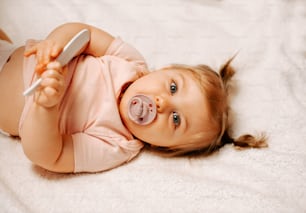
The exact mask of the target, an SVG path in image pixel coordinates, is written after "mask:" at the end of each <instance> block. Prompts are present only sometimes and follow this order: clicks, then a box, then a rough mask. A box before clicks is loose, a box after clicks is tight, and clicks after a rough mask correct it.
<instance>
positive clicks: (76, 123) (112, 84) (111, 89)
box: [19, 38, 147, 172]
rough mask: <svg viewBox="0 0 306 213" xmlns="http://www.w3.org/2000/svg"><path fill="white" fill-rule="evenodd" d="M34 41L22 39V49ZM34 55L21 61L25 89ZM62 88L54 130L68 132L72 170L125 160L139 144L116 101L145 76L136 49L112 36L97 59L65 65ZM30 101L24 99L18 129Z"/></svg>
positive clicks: (85, 58) (107, 166)
mask: <svg viewBox="0 0 306 213" xmlns="http://www.w3.org/2000/svg"><path fill="white" fill-rule="evenodd" d="M35 42H37V41H34V40H29V41H28V42H27V45H26V48H29V47H30V46H32V45H33V44H34V43H35ZM35 64H36V59H35V56H34V55H33V56H31V57H29V58H25V60H24V71H23V73H24V84H25V88H28V87H29V85H30V84H31V83H32V82H33V81H34V80H35V79H34V67H35ZM67 66H68V76H67V77H66V85H67V88H66V92H65V94H64V97H63V99H62V102H61V104H60V122H59V128H60V132H61V133H62V134H69V135H72V138H73V145H74V159H75V170H74V171H75V172H82V171H86V172H96V171H103V170H108V169H111V168H114V167H116V166H119V165H121V164H123V163H125V162H128V161H130V160H131V159H132V158H133V157H135V156H136V155H137V154H138V153H139V151H140V149H141V148H142V147H143V144H142V142H140V141H139V140H136V139H134V138H133V136H132V134H131V133H130V132H129V131H128V130H127V129H126V127H125V126H124V125H123V123H122V121H121V119H120V114H119V109H118V99H119V96H120V93H121V90H122V87H123V86H124V85H125V84H126V83H128V82H133V81H135V80H136V79H138V78H140V77H141V76H143V75H144V74H147V66H146V63H145V61H144V58H143V57H142V56H141V55H140V54H139V52H138V51H137V50H136V49H134V48H133V47H131V46H130V45H128V44H127V43H125V42H123V41H122V40H121V39H120V38H116V39H115V40H114V41H113V42H112V43H111V45H110V46H109V48H108V50H107V52H106V53H105V55H104V56H101V57H92V56H85V55H81V56H78V57H76V58H74V59H73V60H72V61H71V62H70V63H69V64H68V65H67ZM32 103H33V97H32V96H31V97H27V98H26V102H25V107H24V110H23V113H22V116H21V119H20V123H19V128H20V129H21V128H22V124H23V121H24V119H25V116H26V114H27V113H28V110H29V107H30V106H31V104H32Z"/></svg>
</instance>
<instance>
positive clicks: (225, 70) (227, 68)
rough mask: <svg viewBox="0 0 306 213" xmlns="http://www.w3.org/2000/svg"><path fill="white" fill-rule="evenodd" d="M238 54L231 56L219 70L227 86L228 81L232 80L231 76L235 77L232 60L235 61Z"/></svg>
mask: <svg viewBox="0 0 306 213" xmlns="http://www.w3.org/2000/svg"><path fill="white" fill-rule="evenodd" d="M235 56H236V55H234V56H233V57H232V58H230V59H229V60H228V61H227V62H226V63H225V64H224V65H223V66H222V67H221V68H220V71H219V74H220V76H221V78H222V81H223V83H224V85H225V86H226V85H227V83H228V82H229V80H231V78H232V77H233V75H234V74H235V70H234V69H233V67H232V66H231V62H232V61H233V59H234V58H235Z"/></svg>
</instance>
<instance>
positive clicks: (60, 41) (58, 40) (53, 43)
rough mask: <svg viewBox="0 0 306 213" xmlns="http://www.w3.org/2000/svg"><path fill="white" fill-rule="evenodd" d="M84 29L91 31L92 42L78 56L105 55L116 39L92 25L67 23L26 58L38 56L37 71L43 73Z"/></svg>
mask: <svg viewBox="0 0 306 213" xmlns="http://www.w3.org/2000/svg"><path fill="white" fill-rule="evenodd" d="M83 29H88V30H89V32H90V40H89V43H88V44H87V45H86V46H85V47H84V48H83V49H81V50H80V51H79V52H78V54H77V55H79V54H81V53H84V54H88V55H93V56H102V55H104V54H105V52H106V50H107V48H108V46H109V45H110V44H111V42H112V41H113V39H114V37H113V36H112V35H110V34H109V33H107V32H105V31H103V30H101V29H99V28H96V27H94V26H91V25H87V24H83V23H67V24H63V25H61V26H59V27H57V28H56V29H55V30H53V31H52V32H51V33H50V34H49V35H48V37H47V38H46V39H45V40H44V41H42V43H43V44H40V43H38V44H37V45H34V46H33V47H32V48H30V49H29V50H27V51H26V52H25V56H30V55H32V54H36V57H37V61H38V63H37V67H36V71H37V72H39V73H42V72H43V71H44V69H45V67H46V65H47V64H48V63H49V62H50V61H52V60H54V59H55V58H56V57H57V56H58V55H59V54H60V52H61V51H62V49H63V48H64V46H65V45H66V44H67V43H68V41H69V40H70V39H71V38H72V37H73V36H75V35H76V34H77V33H78V32H80V31H81V30H83ZM48 47H49V48H48ZM51 47H52V48H51Z"/></svg>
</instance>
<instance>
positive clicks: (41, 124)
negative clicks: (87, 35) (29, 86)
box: [20, 62, 74, 172]
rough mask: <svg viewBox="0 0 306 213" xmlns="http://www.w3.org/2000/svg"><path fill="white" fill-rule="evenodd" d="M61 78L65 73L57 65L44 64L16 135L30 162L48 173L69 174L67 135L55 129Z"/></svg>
mask: <svg viewBox="0 0 306 213" xmlns="http://www.w3.org/2000/svg"><path fill="white" fill-rule="evenodd" d="M64 75H65V71H64V69H62V67H61V65H60V64H59V63H57V62H53V63H49V64H48V66H47V70H46V71H45V72H44V73H43V74H42V76H41V77H42V82H41V85H40V87H39V88H38V89H37V91H36V92H35V95H34V103H33V104H32V106H31V107H30V110H29V113H28V114H27V117H26V118H25V120H24V123H23V126H22V129H21V132H20V136H21V141H22V146H23V150H24V152H25V154H26V155H27V157H28V158H29V159H30V160H31V161H32V162H33V163H35V164H37V165H39V166H41V167H43V168H45V169H48V170H50V171H56V172H73V170H74V154H73V144H72V139H71V136H66V135H65V136H63V135H61V133H60V131H59V128H58V123H59V111H58V107H59V103H60V101H61V98H62V95H63V93H64V87H65V85H64Z"/></svg>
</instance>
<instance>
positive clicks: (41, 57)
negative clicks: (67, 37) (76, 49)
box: [24, 39, 63, 74]
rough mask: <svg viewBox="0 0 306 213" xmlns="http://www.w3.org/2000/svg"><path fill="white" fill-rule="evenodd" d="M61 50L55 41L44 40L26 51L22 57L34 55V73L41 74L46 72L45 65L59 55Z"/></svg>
mask: <svg viewBox="0 0 306 213" xmlns="http://www.w3.org/2000/svg"><path fill="white" fill-rule="evenodd" d="M62 49H63V48H62V47H61V46H60V45H59V44H58V43H57V42H56V41H53V40H50V39H46V40H43V41H41V42H39V43H37V44H35V45H34V46H33V47H31V48H30V49H28V50H26V51H25V52H24V56H26V57H28V56H30V55H32V54H35V55H36V59H37V65H36V67H35V71H36V73H37V74H41V73H43V72H44V71H45V70H46V67H47V64H48V63H50V62H51V61H53V60H54V59H55V58H56V57H57V56H58V55H59V54H60V53H61V51H62Z"/></svg>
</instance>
